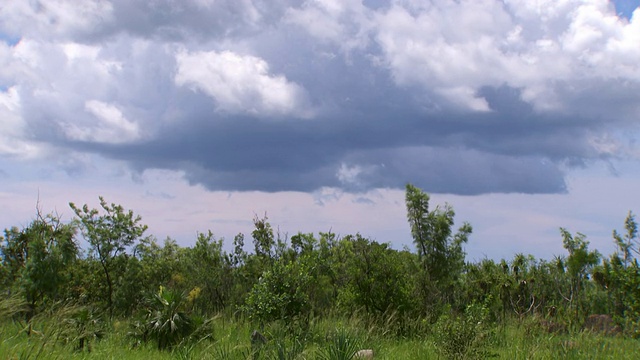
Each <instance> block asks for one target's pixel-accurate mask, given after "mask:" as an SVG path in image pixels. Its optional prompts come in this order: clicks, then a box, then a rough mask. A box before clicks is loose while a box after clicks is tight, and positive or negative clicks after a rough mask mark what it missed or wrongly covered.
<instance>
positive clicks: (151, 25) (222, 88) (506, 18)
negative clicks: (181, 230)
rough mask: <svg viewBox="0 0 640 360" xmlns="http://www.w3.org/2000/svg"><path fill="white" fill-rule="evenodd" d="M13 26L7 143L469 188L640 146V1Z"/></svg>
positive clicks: (130, 159)
mask: <svg viewBox="0 0 640 360" xmlns="http://www.w3.org/2000/svg"><path fill="white" fill-rule="evenodd" d="M0 33H1V34H2V36H1V37H0V38H2V39H6V40H5V41H0V116H2V118H3V121H2V122H1V123H0V156H6V157H17V158H24V159H29V158H38V157H42V156H48V157H51V158H53V159H55V154H60V156H59V161H64V162H69V161H70V160H69V158H70V157H78V158H82V154H83V153H85V152H90V153H97V154H100V155H102V156H105V157H108V158H113V159H118V160H124V161H125V162H126V163H127V164H129V166H130V167H131V168H133V169H135V170H137V171H144V170H146V169H169V170H178V171H180V172H182V173H184V174H185V177H186V179H188V180H189V181H190V182H192V183H197V184H202V185H204V186H206V187H207V188H208V189H211V190H262V191H282V190H297V191H306V192H311V191H315V190H318V189H322V188H327V187H332V188H340V189H342V190H344V191H350V192H361V191H367V190H370V189H374V188H400V187H402V186H403V184H404V183H406V182H413V183H415V184H417V185H419V186H421V187H423V188H425V189H426V190H428V191H433V192H448V193H458V194H478V193H487V192H523V193H557V192H563V191H566V184H565V177H566V174H567V171H568V169H570V168H572V167H576V166H580V167H584V166H588V165H590V164H592V163H593V162H597V161H608V160H610V159H636V157H637V150H636V148H635V147H634V141H635V134H636V133H637V124H638V120H639V119H640V65H638V64H640V10H636V11H635V12H634V13H633V15H632V16H631V17H630V18H629V19H627V18H625V17H620V16H618V15H617V14H616V8H615V4H614V3H610V2H609V1H606V0H589V1H582V0H563V1H551V0H549V1H536V2H532V1H527V0H504V1H497V0H481V1H477V0H475V1H471V0H463V1H457V2H451V1H448V0H431V1H413V0H396V1H373V0H367V1H356V0H348V1H338V0H308V1H302V0H300V1H296V0H280V1H260V0H242V1H237V0H236V1H208V0H193V1H180V2H175V1H169V0H166V1H163V0H161V1H153V2H148V1H124V0H113V1H106V0H93V1H84V2H83V3H82V5H78V4H77V3H76V2H72V1H65V0H40V1H38V2H10V4H9V5H6V6H3V7H2V8H1V9H0ZM11 39H19V41H13V40H11ZM5 119H6V120H5Z"/></svg>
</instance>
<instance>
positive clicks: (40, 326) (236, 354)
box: [0, 317, 640, 360]
mask: <svg viewBox="0 0 640 360" xmlns="http://www.w3.org/2000/svg"><path fill="white" fill-rule="evenodd" d="M531 324H532V322H525V323H519V322H516V321H513V322H512V323H511V324H509V325H507V326H493V327H487V328H485V330H484V331H483V333H482V334H478V336H477V337H476V343H475V344H473V345H472V346H470V349H473V351H469V352H466V353H457V354H451V353H449V356H447V353H445V352H443V351H442V347H443V346H447V345H452V342H450V341H448V340H449V339H444V340H443V339H440V341H438V340H436V339H437V338H436V336H435V335H434V334H425V335H423V336H416V337H413V338H402V337H397V336H392V335H390V334H388V332H386V330H385V329H384V328H382V327H378V326H375V325H366V324H365V323H364V322H363V321H361V320H358V319H347V320H322V321H319V322H312V323H311V324H310V326H309V328H308V330H307V331H305V332H304V333H300V334H302V335H300V334H299V335H297V336H296V335H293V334H292V333H291V332H290V331H289V330H288V329H287V328H285V327H283V326H281V325H278V324H273V325H271V326H268V327H265V328H264V330H263V334H264V335H265V337H266V338H267V339H268V341H267V343H266V344H259V345H256V344H254V345H253V346H252V343H251V333H252V331H253V330H254V328H253V327H252V326H251V325H250V324H249V323H247V322H242V321H231V320H229V319H228V318H223V317H218V318H215V319H213V321H212V323H211V326H210V328H209V332H208V335H209V336H208V337H206V338H203V339H200V340H199V341H197V340H194V341H191V342H188V343H185V344H181V345H180V346H177V347H174V348H173V349H172V350H164V351H161V350H158V349H157V346H156V345H155V344H154V343H153V342H147V343H141V344H139V345H137V346H135V341H134V338H132V337H131V336H130V332H131V329H132V327H131V323H130V322H129V321H125V320H121V321H114V322H113V323H111V324H110V325H108V326H106V327H105V331H104V334H103V336H102V338H101V339H92V340H91V341H89V345H90V351H89V350H88V349H87V348H86V347H85V349H84V350H78V349H77V346H78V340H77V337H76V338H72V337H69V335H68V333H66V332H65V331H63V330H64V329H65V328H68V324H65V323H61V322H60V321H55V320H51V319H49V320H44V319H41V320H40V321H36V322H34V324H33V327H32V329H33V331H32V334H31V335H30V336H27V334H26V332H25V328H24V325H23V324H21V323H17V322H5V323H4V324H2V325H0V339H1V342H0V357H1V358H3V359H117V360H125V359H243V360H244V359H340V358H341V356H340V351H339V350H341V349H344V350H349V349H352V350H353V349H373V350H374V353H375V358H376V359H432V358H433V359H438V358H439V359H445V358H456V357H457V358H474V357H475V358H498V359H637V358H638V354H639V353H640V342H639V341H638V340H635V339H631V338H628V337H622V336H603V335H597V334H592V333H589V332H582V331H579V332H574V333H565V334H550V333H547V332H545V331H542V330H540V329H539V328H536V327H535V326H532V325H531ZM443 341H444V342H443ZM85 345H86V343H85ZM453 345H454V346H455V345H456V344H455V343H453ZM343 355H344V354H343ZM342 358H344V356H343V357H342Z"/></svg>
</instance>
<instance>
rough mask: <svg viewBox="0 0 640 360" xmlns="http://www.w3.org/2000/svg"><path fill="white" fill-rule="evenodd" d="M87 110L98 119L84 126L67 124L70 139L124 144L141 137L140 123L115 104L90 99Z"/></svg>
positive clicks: (86, 104) (66, 128) (66, 129)
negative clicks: (131, 119)
mask: <svg viewBox="0 0 640 360" xmlns="http://www.w3.org/2000/svg"><path fill="white" fill-rule="evenodd" d="M85 110H86V111H87V112H88V113H90V114H91V115H93V116H94V117H95V119H96V120H97V121H96V122H92V123H90V125H87V126H84V127H83V126H82V125H78V124H75V123H67V124H65V126H64V128H65V133H66V135H67V137H68V138H69V139H71V140H78V141H90V142H97V143H107V144H122V143H127V142H131V141H135V140H138V139H139V138H140V128H139V126H138V124H136V123H135V122H132V121H130V120H128V119H127V118H125V116H124V115H123V114H122V111H120V109H118V108H117V107H116V106H115V105H112V104H106V103H103V102H101V101H97V100H89V101H87V102H86V103H85Z"/></svg>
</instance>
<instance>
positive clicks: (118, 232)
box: [69, 197, 147, 317]
mask: <svg viewBox="0 0 640 360" xmlns="http://www.w3.org/2000/svg"><path fill="white" fill-rule="evenodd" d="M99 199H100V207H101V208H102V211H103V213H102V214H101V212H100V210H98V209H90V208H89V207H88V206H87V205H86V204H85V205H84V206H82V207H81V208H80V207H77V206H76V205H75V204H74V203H69V206H70V207H71V209H73V211H74V212H75V214H76V216H77V217H78V219H79V222H80V226H81V229H82V235H83V237H84V238H85V239H86V240H87V242H88V243H89V254H90V255H91V256H93V257H94V258H96V259H97V260H98V261H99V263H100V267H101V270H102V275H103V277H104V279H103V280H104V283H105V285H106V291H105V292H106V294H105V298H106V299H107V309H108V311H109V315H110V316H111V317H113V311H114V306H113V303H114V299H113V296H114V291H115V286H116V284H117V281H118V280H119V279H118V277H119V276H121V275H122V273H123V271H124V270H126V266H127V260H128V254H127V250H130V249H133V248H134V247H135V245H136V243H137V242H138V241H139V240H140V239H141V238H142V235H143V234H144V232H145V231H146V230H147V226H146V225H141V224H140V221H141V220H142V219H141V218H140V216H135V215H134V214H133V211H131V210H129V211H125V210H124V208H123V207H122V206H120V205H116V204H108V203H107V202H106V201H105V200H104V198H103V197H99Z"/></svg>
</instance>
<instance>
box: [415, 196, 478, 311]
mask: <svg viewBox="0 0 640 360" xmlns="http://www.w3.org/2000/svg"><path fill="white" fill-rule="evenodd" d="M405 199H406V205H407V220H408V221H409V225H410V226H411V235H412V236H413V241H414V243H415V245H416V248H417V250H418V257H419V259H420V263H421V264H422V275H423V279H422V286H421V292H422V297H423V299H424V300H425V305H433V304H434V303H435V302H436V301H437V300H445V301H447V302H451V296H452V295H453V293H454V288H453V287H454V285H455V282H456V281H457V279H458V278H459V276H460V274H461V272H462V270H463V267H464V259H465V255H466V254H465V252H464V249H463V245H464V244H465V243H466V242H467V241H468V239H469V235H470V234H471V232H472V228H471V225H470V224H469V223H466V222H465V223H464V224H463V225H462V227H460V229H459V230H458V232H457V233H456V234H455V235H454V234H453V231H452V227H453V224H454V216H455V212H454V211H453V208H452V207H451V206H450V205H448V204H445V206H444V207H440V206H436V208H435V209H434V210H431V211H430V210H429V195H428V194H427V193H425V192H423V191H422V190H420V189H419V188H417V187H415V186H413V185H411V184H407V186H406V198H405Z"/></svg>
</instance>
